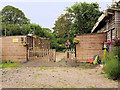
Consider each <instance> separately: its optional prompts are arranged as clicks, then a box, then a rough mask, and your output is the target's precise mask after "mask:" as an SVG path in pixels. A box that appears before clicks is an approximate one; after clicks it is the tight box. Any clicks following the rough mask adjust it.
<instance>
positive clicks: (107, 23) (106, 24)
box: [91, 8, 120, 41]
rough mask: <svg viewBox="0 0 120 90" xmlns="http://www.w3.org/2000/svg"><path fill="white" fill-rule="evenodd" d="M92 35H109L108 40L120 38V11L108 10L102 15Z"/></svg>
mask: <svg viewBox="0 0 120 90" xmlns="http://www.w3.org/2000/svg"><path fill="white" fill-rule="evenodd" d="M91 32H92V33H103V32H105V33H107V40H110V41H111V40H112V39H114V37H116V36H117V37H120V9H112V8H111V9H107V10H106V11H105V12H104V14H102V15H101V16H100V17H99V19H98V21H97V23H96V24H95V26H94V27H93V29H92V30H91Z"/></svg>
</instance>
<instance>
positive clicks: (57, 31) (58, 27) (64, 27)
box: [53, 13, 72, 38]
mask: <svg viewBox="0 0 120 90" xmlns="http://www.w3.org/2000/svg"><path fill="white" fill-rule="evenodd" d="M71 21H72V20H71V18H70V15H69V14H68V13H66V14H61V15H60V16H59V17H58V19H57V20H56V21H55V24H54V25H55V27H53V30H54V32H53V33H54V35H55V36H56V37H57V38H65V37H69V34H70V30H71V23H72V22H71Z"/></svg>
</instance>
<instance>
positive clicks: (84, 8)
mask: <svg viewBox="0 0 120 90" xmlns="http://www.w3.org/2000/svg"><path fill="white" fill-rule="evenodd" d="M99 8H100V7H99V4H97V3H91V4H89V3H86V2H83V3H81V2H80V3H78V2H77V3H75V4H74V5H73V6H71V7H69V8H68V7H67V8H66V11H67V12H68V13H69V14H70V15H71V18H72V19H73V20H72V22H73V24H72V32H75V34H78V33H79V34H85V33H90V32H91V29H92V28H93V26H94V24H95V23H96V21H97V19H98V18H99V16H100V15H101V14H102V12H101V11H100V10H99Z"/></svg>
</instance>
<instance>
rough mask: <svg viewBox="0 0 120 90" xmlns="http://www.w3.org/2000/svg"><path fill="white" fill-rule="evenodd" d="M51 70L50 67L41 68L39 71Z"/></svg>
mask: <svg viewBox="0 0 120 90" xmlns="http://www.w3.org/2000/svg"><path fill="white" fill-rule="evenodd" d="M48 69H49V68H48V67H41V68H40V69H39V70H38V71H41V70H48Z"/></svg>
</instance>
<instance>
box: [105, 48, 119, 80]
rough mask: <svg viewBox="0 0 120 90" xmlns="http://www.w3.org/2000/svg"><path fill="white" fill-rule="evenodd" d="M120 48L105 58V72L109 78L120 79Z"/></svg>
mask: <svg viewBox="0 0 120 90" xmlns="http://www.w3.org/2000/svg"><path fill="white" fill-rule="evenodd" d="M119 53H120V48H114V49H113V50H112V51H111V52H110V53H109V54H108V55H106V56H105V57H106V58H105V66H104V70H105V72H106V74H107V75H108V77H109V78H111V79H117V78H120V58H119Z"/></svg>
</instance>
